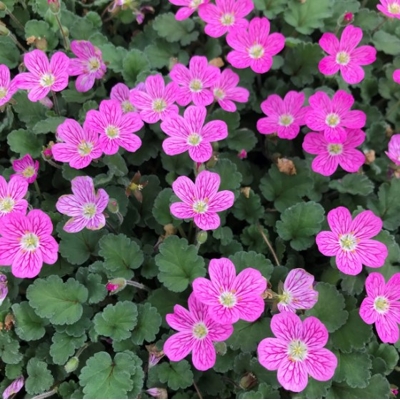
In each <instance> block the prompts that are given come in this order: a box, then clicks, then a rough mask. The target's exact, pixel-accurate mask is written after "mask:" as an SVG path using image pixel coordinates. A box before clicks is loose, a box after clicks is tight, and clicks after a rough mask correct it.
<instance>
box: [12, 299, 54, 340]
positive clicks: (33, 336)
mask: <svg viewBox="0 0 400 400" xmlns="http://www.w3.org/2000/svg"><path fill="white" fill-rule="evenodd" d="M12 310H13V314H14V318H15V333H16V334H17V335H18V336H19V337H20V338H21V339H22V340H25V341H27V342H29V341H32V340H39V339H41V338H42V337H43V336H44V334H45V333H46V330H45V328H44V327H45V325H46V322H45V321H43V319H42V318H40V317H39V316H37V315H36V314H35V312H34V311H33V309H32V307H31V306H30V305H29V303H28V302H27V301H22V302H21V303H19V304H13V306H12Z"/></svg>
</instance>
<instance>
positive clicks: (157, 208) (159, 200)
mask: <svg viewBox="0 0 400 400" xmlns="http://www.w3.org/2000/svg"><path fill="white" fill-rule="evenodd" d="M172 194H173V191H172V189H170V188H166V189H163V190H161V192H160V193H158V196H157V197H156V199H155V201H154V207H153V216H154V218H155V219H156V221H157V222H158V223H159V224H160V225H162V226H165V225H167V224H172V223H173V218H172V215H171V211H170V210H169V208H170V200H171V196H172Z"/></svg>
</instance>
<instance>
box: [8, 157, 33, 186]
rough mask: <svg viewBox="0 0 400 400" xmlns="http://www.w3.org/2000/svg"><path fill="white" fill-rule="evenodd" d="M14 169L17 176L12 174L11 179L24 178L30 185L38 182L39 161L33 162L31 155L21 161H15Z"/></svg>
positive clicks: (13, 163)
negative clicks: (14, 177)
mask: <svg viewBox="0 0 400 400" xmlns="http://www.w3.org/2000/svg"><path fill="white" fill-rule="evenodd" d="M12 167H13V170H14V171H15V172H16V174H12V175H11V178H12V177H13V176H16V175H18V176H21V177H22V178H24V179H25V180H26V181H27V182H28V183H33V182H35V181H36V178H37V175H38V171H39V161H35V160H33V158H32V157H31V156H30V154H26V155H24V156H23V157H22V158H20V159H19V160H14V161H13V162H12Z"/></svg>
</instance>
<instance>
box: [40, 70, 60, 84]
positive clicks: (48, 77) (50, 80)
mask: <svg viewBox="0 0 400 400" xmlns="http://www.w3.org/2000/svg"><path fill="white" fill-rule="evenodd" d="M55 81H56V77H55V76H54V75H53V74H50V73H49V72H48V73H46V74H43V75H42V76H41V78H40V80H39V83H40V86H42V87H49V86H52V85H54V82H55Z"/></svg>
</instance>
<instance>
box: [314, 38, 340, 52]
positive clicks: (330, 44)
mask: <svg viewBox="0 0 400 400" xmlns="http://www.w3.org/2000/svg"><path fill="white" fill-rule="evenodd" d="M318 43H319V45H320V46H321V48H322V50H324V51H325V52H326V53H328V54H332V55H333V54H336V53H337V52H338V51H339V40H338V38H337V37H336V36H335V35H334V34H333V33H324V34H323V35H322V36H321V39H319V42H318Z"/></svg>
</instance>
